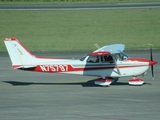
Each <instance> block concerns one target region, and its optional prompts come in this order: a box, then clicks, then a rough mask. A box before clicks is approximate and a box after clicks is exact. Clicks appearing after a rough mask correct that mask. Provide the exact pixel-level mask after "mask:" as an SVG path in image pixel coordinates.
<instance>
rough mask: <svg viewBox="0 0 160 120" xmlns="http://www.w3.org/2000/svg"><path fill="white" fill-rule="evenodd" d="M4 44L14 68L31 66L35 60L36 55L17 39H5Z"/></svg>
mask: <svg viewBox="0 0 160 120" xmlns="http://www.w3.org/2000/svg"><path fill="white" fill-rule="evenodd" d="M4 43H5V46H6V48H7V51H8V54H9V56H10V59H11V61H12V67H13V68H15V69H16V68H22V67H23V66H24V65H25V66H30V65H31V61H33V60H34V59H35V57H34V55H33V54H31V53H30V52H29V50H28V49H27V48H26V47H25V46H24V45H23V44H22V43H21V42H19V41H18V39H17V38H5V39H4Z"/></svg>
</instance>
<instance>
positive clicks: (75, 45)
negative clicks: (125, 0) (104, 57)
mask: <svg viewBox="0 0 160 120" xmlns="http://www.w3.org/2000/svg"><path fill="white" fill-rule="evenodd" d="M159 13H160V8H156V9H126V10H125V9H124V10H123V9H121V10H76V11H71V10H70V11H67V10H65V11H0V15H1V17H0V22H1V23H0V31H1V32H0V39H2V40H1V41H0V51H1V52H4V51H6V49H5V46H4V43H3V38H6V37H17V38H18V39H19V40H20V41H21V42H22V43H24V44H25V46H26V47H27V48H29V49H30V50H31V51H90V50H95V49H96V48H95V46H94V45H93V44H94V43H97V44H99V45H100V46H104V45H107V44H114V43H122V44H125V45H126V49H130V50H135V49H146V48H148V47H149V45H152V46H153V48H156V49H158V48H160V42H159V39H160V14H159Z"/></svg>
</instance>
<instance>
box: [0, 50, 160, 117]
mask: <svg viewBox="0 0 160 120" xmlns="http://www.w3.org/2000/svg"><path fill="white" fill-rule="evenodd" d="M126 53H128V55H129V56H131V57H144V58H149V57H150V55H149V51H126ZM37 54H38V53H37ZM41 55H42V54H41ZM43 55H45V56H47V55H49V56H55V57H66V58H72V57H74V56H75V58H78V57H81V56H82V55H84V54H83V53H72V52H71V53H65V54H63V53H60V54H59V53H53V54H43ZM153 57H154V60H155V61H157V62H160V50H154V51H153ZM154 73H155V80H154V81H153V80H151V79H152V77H151V70H150V69H149V70H148V73H147V74H146V75H145V76H144V77H143V80H145V84H144V85H143V86H129V85H128V83H127V81H128V80H129V79H130V77H127V78H120V79H119V82H118V83H117V84H114V85H111V86H110V87H100V86H96V85H94V84H93V80H94V79H95V77H91V76H90V77H88V76H76V75H64V74H48V73H35V72H27V71H19V70H13V69H12V68H11V62H10V59H9V57H8V55H7V54H6V53H0V119H1V120H75V119H76V120H150V119H152V120H158V119H159V118H160V114H159V113H160V79H159V78H160V65H159V64H157V65H155V66H154Z"/></svg>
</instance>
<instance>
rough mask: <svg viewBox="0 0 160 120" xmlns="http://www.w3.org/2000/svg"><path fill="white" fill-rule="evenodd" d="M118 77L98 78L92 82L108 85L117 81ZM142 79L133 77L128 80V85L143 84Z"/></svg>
mask: <svg viewBox="0 0 160 120" xmlns="http://www.w3.org/2000/svg"><path fill="white" fill-rule="evenodd" d="M117 81H118V78H105V79H103V78H99V79H97V80H95V81H94V84H96V85H100V86H109V85H110V84H111V83H112V82H117ZM143 83H144V81H143V80H142V79H140V78H137V77H134V78H133V79H131V80H129V81H128V84H129V85H137V86H139V85H143Z"/></svg>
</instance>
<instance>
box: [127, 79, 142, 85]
mask: <svg viewBox="0 0 160 120" xmlns="http://www.w3.org/2000/svg"><path fill="white" fill-rule="evenodd" d="M128 83H129V85H143V83H144V80H142V79H140V78H137V77H134V78H133V79H131V80H129V81H128Z"/></svg>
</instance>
